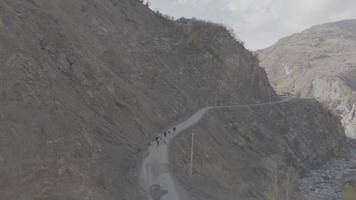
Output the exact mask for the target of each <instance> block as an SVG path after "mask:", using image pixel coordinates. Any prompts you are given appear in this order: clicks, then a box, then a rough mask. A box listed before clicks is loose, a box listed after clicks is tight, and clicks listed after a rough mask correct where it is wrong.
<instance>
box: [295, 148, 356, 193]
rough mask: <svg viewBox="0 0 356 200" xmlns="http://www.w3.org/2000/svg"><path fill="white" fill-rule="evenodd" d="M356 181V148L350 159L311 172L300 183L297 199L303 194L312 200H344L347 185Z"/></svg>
mask: <svg viewBox="0 0 356 200" xmlns="http://www.w3.org/2000/svg"><path fill="white" fill-rule="evenodd" d="M355 181H356V148H355V147H354V149H353V150H352V152H351V154H350V156H349V157H348V158H344V159H341V160H333V161H330V162H328V163H327V164H326V165H324V166H323V167H321V168H320V169H317V170H312V171H310V172H309V173H308V174H307V175H305V176H304V177H302V178H301V179H300V180H299V181H298V189H297V192H296V199H299V196H301V194H303V195H304V198H306V199H310V200H336V199H343V195H344V193H345V191H344V189H345V188H344V187H345V185H346V184H348V183H351V182H355Z"/></svg>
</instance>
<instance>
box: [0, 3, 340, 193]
mask: <svg viewBox="0 0 356 200" xmlns="http://www.w3.org/2000/svg"><path fill="white" fill-rule="evenodd" d="M0 44H1V46H0V63H1V64H0V72H1V74H0V76H1V95H0V119H1V120H0V165H1V167H0V197H1V199H66V200H67V199H102V200H106V199H107V200H111V199H118V198H121V199H140V198H141V190H140V188H139V186H138V183H137V176H138V173H137V170H138V169H137V168H138V167H139V162H140V161H141V159H142V157H143V154H144V153H143V152H144V151H145V150H146V147H147V143H148V142H149V141H150V140H152V138H153V136H154V134H155V133H157V132H158V131H159V130H161V129H163V128H165V127H166V126H167V125H168V124H171V123H173V122H176V121H177V120H179V119H181V118H183V117H186V116H188V115H189V114H191V113H192V112H193V111H196V110H198V109H200V108H201V107H205V106H206V105H213V104H217V105H228V104H237V103H251V102H265V101H271V100H275V99H277V96H276V94H275V92H274V91H273V89H272V88H271V86H270V85H269V83H268V80H267V78H266V75H265V73H264V71H263V70H262V69H261V68H260V67H259V66H258V61H257V59H256V58H255V57H254V56H253V55H252V54H251V53H250V52H248V51H247V50H245V49H244V48H243V46H241V45H240V44H239V43H237V42H236V41H235V40H234V39H233V38H232V37H231V36H230V34H229V33H228V31H226V30H225V29H223V28H222V27H221V26H217V25H213V24H209V23H205V22H199V21H186V20H181V21H178V22H172V21H169V20H167V19H165V18H163V17H161V16H159V15H157V14H155V13H153V12H152V11H150V10H149V9H147V8H146V7H145V6H143V5H142V4H140V3H139V2H136V1H131V0H116V1H114V0H102V1H97V0H61V1H48V0H31V1H21V0H4V1H1V2H0ZM300 106H302V107H303V103H301V105H300ZM315 106H316V105H315ZM285 109H286V110H285V111H284V112H286V113H287V112H288V110H287V109H288V108H285ZM303 115H304V114H303ZM305 116H307V118H306V119H309V118H312V119H314V118H315V119H318V118H319V117H320V118H322V117H321V116H318V115H317V114H314V113H305ZM217 117H219V116H217ZM303 120H304V119H303ZM324 122H328V123H324ZM224 123H225V122H224ZM224 123H223V122H221V126H222V125H223V124H224ZM256 123H259V122H258V121H256ZM266 123H267V122H266ZM268 123H273V120H270V121H268ZM335 123H336V122H335ZM334 125H335V127H336V128H335V132H333V133H334V134H335V137H341V138H342V134H341V132H342V131H341V130H339V129H338V128H337V127H338V125H337V123H336V124H334V121H331V122H330V123H329V121H327V120H326V121H324V120H322V123H320V126H321V127H324V126H334ZM313 128H314V127H313ZM311 129H312V128H311ZM321 129H322V130H324V128H321ZM332 130H334V129H332ZM300 131H301V132H298V133H297V132H296V133H295V134H299V133H301V134H304V132H302V131H303V129H300ZM281 134H282V133H281ZM323 134H325V135H326V137H325V140H328V142H327V144H328V145H326V146H327V147H326V149H329V148H335V149H338V148H340V149H342V148H343V147H342V146H343V145H344V142H343V140H342V139H340V140H335V142H336V143H335V144H333V145H331V143H332V141H333V140H332V139H331V138H332V137H331V135H330V134H329V132H326V131H321V132H320V137H324V136H323ZM261 142H262V143H263V142H264V141H261ZM335 145H336V147H335ZM306 147H310V145H307V146H306ZM219 148H224V143H222V146H221V147H219ZM235 148H238V147H235ZM221 150H222V149H221ZM261 151H262V150H261ZM319 153H320V155H319ZM326 154H327V152H318V155H319V156H320V158H323V159H324V157H325V156H326ZM328 155H329V154H328ZM313 157H315V156H313ZM331 157H333V156H330V158H331ZM328 158H329V157H328ZM214 159H217V158H214ZM323 159H322V160H323ZM227 164H228V163H227ZM257 164H258V163H257ZM219 174H220V172H217V173H216V174H215V176H218V175H219ZM234 176H236V177H238V176H239V174H235V175H234Z"/></svg>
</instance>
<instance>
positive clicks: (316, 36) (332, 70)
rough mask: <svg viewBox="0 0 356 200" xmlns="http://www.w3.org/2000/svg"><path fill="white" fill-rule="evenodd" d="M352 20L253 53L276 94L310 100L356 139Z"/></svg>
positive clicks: (355, 53)
mask: <svg viewBox="0 0 356 200" xmlns="http://www.w3.org/2000/svg"><path fill="white" fill-rule="evenodd" d="M355 27H356V20H344V21H339V22H333V23H327V24H323V25H319V26H315V27H312V28H310V29H307V30H305V31H303V32H300V33H296V34H293V35H291V36H288V37H285V38H282V39H281V40H280V41H279V42H277V43H276V44H275V45H273V46H271V47H269V48H266V49H263V50H260V51H257V54H258V55H259V59H260V61H261V62H260V64H261V66H262V67H263V68H264V69H265V70H266V72H267V74H268V78H269V80H270V81H271V84H272V85H273V87H274V88H275V89H276V91H277V92H278V93H292V94H293V95H296V96H303V97H312V98H315V99H317V100H318V101H320V102H322V103H324V104H325V105H327V106H328V107H329V108H330V109H331V110H332V111H333V112H334V113H336V114H337V115H339V116H340V117H341V118H342V123H343V125H344V127H345V132H346V134H347V135H348V136H349V137H353V138H355V137H356V120H355V119H354V113H355V111H354V110H355V106H356V82H355V80H356V79H355V77H356V59H355V58H356V28H355Z"/></svg>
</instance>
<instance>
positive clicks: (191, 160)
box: [189, 130, 194, 176]
mask: <svg viewBox="0 0 356 200" xmlns="http://www.w3.org/2000/svg"><path fill="white" fill-rule="evenodd" d="M193 155H194V131H193V130H192V143H191V146H190V169H189V176H192V175H193Z"/></svg>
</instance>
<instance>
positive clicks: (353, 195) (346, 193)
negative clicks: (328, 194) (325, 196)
mask: <svg viewBox="0 0 356 200" xmlns="http://www.w3.org/2000/svg"><path fill="white" fill-rule="evenodd" d="M355 199H356V183H355V182H349V183H346V184H345V186H344V188H343V190H342V200H355Z"/></svg>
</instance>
